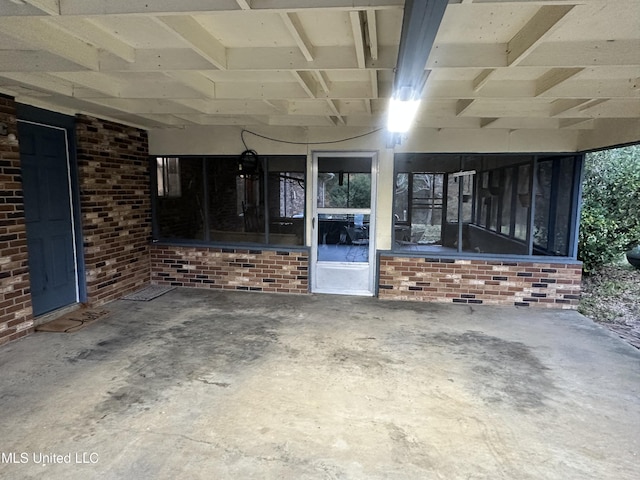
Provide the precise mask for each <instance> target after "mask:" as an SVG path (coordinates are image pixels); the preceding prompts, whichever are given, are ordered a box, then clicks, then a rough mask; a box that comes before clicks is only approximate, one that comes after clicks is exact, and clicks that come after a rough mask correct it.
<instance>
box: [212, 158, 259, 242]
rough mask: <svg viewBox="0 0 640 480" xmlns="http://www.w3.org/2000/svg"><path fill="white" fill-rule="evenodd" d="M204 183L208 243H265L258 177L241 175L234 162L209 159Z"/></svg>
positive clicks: (257, 175)
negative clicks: (205, 184)
mask: <svg viewBox="0 0 640 480" xmlns="http://www.w3.org/2000/svg"><path fill="white" fill-rule="evenodd" d="M206 180H207V189H208V193H209V235H210V239H211V241H214V242H223V243H238V242H240V243H243V242H248V243H264V241H265V237H264V201H263V198H262V188H261V181H260V174H259V173H258V172H256V173H255V174H247V173H242V172H240V170H239V169H238V161H237V159H236V158H226V157H219V158H209V159H207V178H206Z"/></svg>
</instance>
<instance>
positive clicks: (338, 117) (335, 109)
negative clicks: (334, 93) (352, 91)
mask: <svg viewBox="0 0 640 480" xmlns="http://www.w3.org/2000/svg"><path fill="white" fill-rule="evenodd" d="M327 104H328V105H329V109H330V110H331V112H332V113H333V115H334V116H335V118H336V120H338V123H340V124H341V125H345V124H346V122H345V120H344V118H343V117H342V115H340V111H339V110H338V106H337V105H336V102H335V101H333V100H330V99H327Z"/></svg>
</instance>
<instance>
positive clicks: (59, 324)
mask: <svg viewBox="0 0 640 480" xmlns="http://www.w3.org/2000/svg"><path fill="white" fill-rule="evenodd" d="M108 313H109V310H96V309H85V308H81V309H80V310H76V311H74V312H71V313H68V314H66V315H63V316H62V317H59V318H56V319H55V320H52V321H50V322H47V323H43V324H42V325H38V326H37V327H36V332H56V333H73V332H77V331H78V330H80V329H81V328H84V327H86V326H87V325H90V324H92V323H93V322H95V321H96V320H98V319H99V318H101V317H104V316H105V315H107V314H108Z"/></svg>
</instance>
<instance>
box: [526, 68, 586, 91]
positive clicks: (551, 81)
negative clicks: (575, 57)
mask: <svg viewBox="0 0 640 480" xmlns="http://www.w3.org/2000/svg"><path fill="white" fill-rule="evenodd" d="M582 70H584V69H582V68H553V69H551V70H549V71H548V72H547V73H545V74H544V75H542V76H541V77H540V78H538V79H537V80H536V88H535V96H536V97H537V96H539V95H542V94H543V93H545V92H548V91H549V90H551V89H552V88H553V87H555V86H557V85H560V84H561V83H562V82H564V81H566V80H568V79H570V78H571V77H574V76H575V75H577V74H578V73H580V72H582Z"/></svg>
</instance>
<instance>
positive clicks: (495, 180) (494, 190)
mask: <svg viewBox="0 0 640 480" xmlns="http://www.w3.org/2000/svg"><path fill="white" fill-rule="evenodd" d="M489 194H490V195H491V196H490V200H489V212H490V213H489V228H490V229H491V230H493V231H494V232H497V231H498V205H499V202H500V171H499V170H493V171H492V172H490V176H489Z"/></svg>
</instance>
